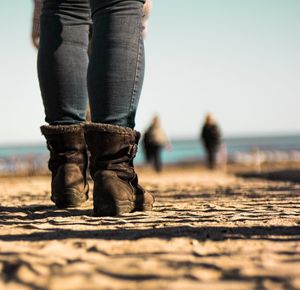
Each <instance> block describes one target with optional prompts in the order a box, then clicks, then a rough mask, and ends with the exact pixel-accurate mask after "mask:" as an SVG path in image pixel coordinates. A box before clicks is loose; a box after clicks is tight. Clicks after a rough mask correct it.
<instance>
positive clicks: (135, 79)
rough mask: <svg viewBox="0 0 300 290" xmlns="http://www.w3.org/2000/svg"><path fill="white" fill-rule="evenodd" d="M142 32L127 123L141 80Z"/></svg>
mask: <svg viewBox="0 0 300 290" xmlns="http://www.w3.org/2000/svg"><path fill="white" fill-rule="evenodd" d="M141 41H142V34H141V33H140V35H139V43H138V53H137V61H136V68H135V76H134V84H133V88H132V93H131V98H130V105H129V112H128V117H127V123H128V124H130V123H131V122H130V115H131V113H132V108H133V105H134V101H135V98H136V92H137V84H138V80H139V76H140V74H139V72H140V64H141V50H142V45H141ZM130 125H131V124H130Z"/></svg>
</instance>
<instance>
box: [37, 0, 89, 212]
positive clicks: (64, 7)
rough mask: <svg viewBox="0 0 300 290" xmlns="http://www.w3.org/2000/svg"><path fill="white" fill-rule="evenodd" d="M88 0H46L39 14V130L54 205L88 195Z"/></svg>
mask: <svg viewBox="0 0 300 290" xmlns="http://www.w3.org/2000/svg"><path fill="white" fill-rule="evenodd" d="M89 23H90V9H89V2H88V0H45V1H44V5H43V10H42V16H41V36H40V46H39V53H38V76H39V82H40V88H41V94H42V98H43V103H44V107H45V115H46V118H45V120H46V122H47V123H48V124H49V125H48V126H42V127H41V131H42V134H43V135H44V136H45V137H46V140H47V147H48V149H49V151H50V159H49V169H50V171H51V172H52V182H51V199H52V200H53V201H54V202H55V204H56V205H57V206H58V207H74V206H77V205H80V204H81V203H82V202H84V201H85V200H86V199H87V197H88V183H87V178H86V169H87V149H86V144H85V139H84V133H83V128H82V126H81V125H80V123H81V122H83V121H84V120H85V113H86V103H87V85H86V74H87V65H88V56H87V47H88V31H89Z"/></svg>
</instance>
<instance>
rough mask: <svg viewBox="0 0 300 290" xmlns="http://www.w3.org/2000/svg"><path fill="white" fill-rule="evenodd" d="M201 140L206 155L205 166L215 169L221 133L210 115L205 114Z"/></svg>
mask: <svg viewBox="0 0 300 290" xmlns="http://www.w3.org/2000/svg"><path fill="white" fill-rule="evenodd" d="M201 140H202V142H203V145H204V148H205V150H206V155H207V166H208V168H210V169H214V168H215V167H216V159H217V158H216V156H217V153H218V150H219V148H220V144H221V133H220V129H219V127H218V125H217V124H216V121H215V119H214V118H213V116H212V114H210V113H209V114H207V115H206V118H205V123H204V125H203V127H202V131H201Z"/></svg>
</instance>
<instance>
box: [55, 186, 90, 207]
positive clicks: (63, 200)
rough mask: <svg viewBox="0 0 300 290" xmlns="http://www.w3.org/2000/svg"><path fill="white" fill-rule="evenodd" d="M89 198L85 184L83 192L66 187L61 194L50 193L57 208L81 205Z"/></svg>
mask: <svg viewBox="0 0 300 290" xmlns="http://www.w3.org/2000/svg"><path fill="white" fill-rule="evenodd" d="M88 198H89V187H88V186H86V187H85V189H84V191H83V192H78V191H77V190H75V189H68V190H66V191H64V192H63V193H62V194H58V195H54V194H52V196H51V200H52V201H53V202H54V203H55V205H56V206H57V207H58V208H59V209H65V208H75V207H78V206H80V205H82V204H83V203H84V202H86V201H87V200H88Z"/></svg>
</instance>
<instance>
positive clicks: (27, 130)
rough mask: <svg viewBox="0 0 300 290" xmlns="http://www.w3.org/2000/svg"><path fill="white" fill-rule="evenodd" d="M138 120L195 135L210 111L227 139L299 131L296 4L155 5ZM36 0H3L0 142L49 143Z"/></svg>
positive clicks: (260, 0) (199, 0)
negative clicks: (35, 33)
mask: <svg viewBox="0 0 300 290" xmlns="http://www.w3.org/2000/svg"><path fill="white" fill-rule="evenodd" d="M153 1H154V9H153V12H152V16H151V18H150V22H149V35H148V37H147V39H146V42H145V44H146V52H147V59H146V61H147V71H146V78H145V84H144V90H143V95H142V99H141V102H140V106H139V111H138V115H137V129H139V130H143V129H144V128H145V127H146V126H147V123H148V122H149V120H150V119H151V116H152V115H153V114H154V113H158V114H159V115H160V116H161V117H162V121H163V124H164V127H165V129H166V130H167V131H168V133H169V135H170V136H171V137H192V138H193V137H194V138H196V137H197V136H198V133H199V126H200V124H201V122H202V120H203V118H204V114H205V113H206V112H207V111H211V112H213V113H214V114H215V116H216V118H217V120H218V121H219V122H220V125H221V127H222V131H223V133H224V134H225V136H232V135H249V134H251V135H253V134H254V135H255V134H281V133H285V134H288V133H300V113H299V107H300V99H299V97H300V96H299V95H300V81H299V77H300V55H299V52H300V33H299V31H300V17H299V15H300V1H299V0H186V1H183V0H153ZM31 9H32V3H31V1H30V0H14V1H11V0H2V1H1V2H0V16H1V17H0V27H1V53H0V64H1V66H0V77H1V89H0V116H1V125H0V144H4V143H17V142H21V143H31V142H42V141H43V138H42V137H41V135H40V132H39V126H40V125H41V124H43V123H44V121H43V119H44V115H43V107H42V102H41V99H40V93H39V89H38V83H37V76H36V52H35V50H34V49H33V48H32V47H31V41H30V29H31V13H32V12H31Z"/></svg>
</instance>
